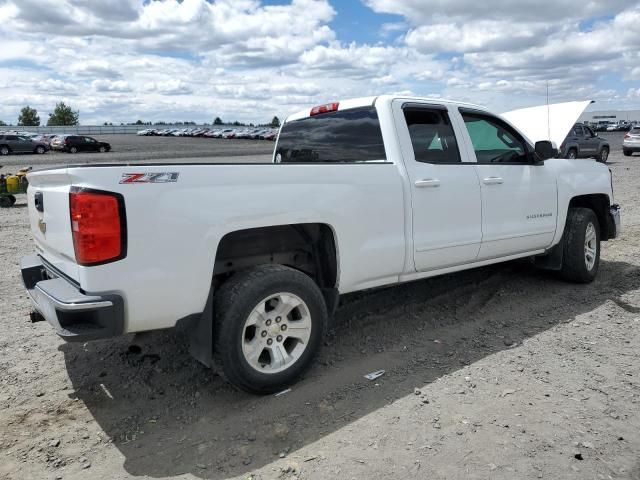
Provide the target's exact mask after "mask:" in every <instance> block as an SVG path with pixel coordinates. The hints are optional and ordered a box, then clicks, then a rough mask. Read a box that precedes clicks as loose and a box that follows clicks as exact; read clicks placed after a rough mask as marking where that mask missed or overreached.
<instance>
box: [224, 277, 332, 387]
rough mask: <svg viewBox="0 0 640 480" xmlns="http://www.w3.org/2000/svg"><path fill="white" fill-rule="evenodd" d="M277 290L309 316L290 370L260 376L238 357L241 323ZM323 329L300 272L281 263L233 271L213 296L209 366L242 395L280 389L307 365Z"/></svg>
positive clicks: (313, 293) (314, 292)
mask: <svg viewBox="0 0 640 480" xmlns="http://www.w3.org/2000/svg"><path fill="white" fill-rule="evenodd" d="M280 292H285V293H292V294H294V295H296V296H298V297H299V298H300V299H302V300H303V301H304V303H305V304H306V306H307V307H308V310H309V314H310V318H311V333H310V337H309V340H308V342H307V345H306V348H305V349H304V351H303V352H302V353H301V355H300V357H299V358H298V359H297V360H296V361H295V362H294V363H293V364H292V365H291V366H289V367H288V368H286V369H285V370H283V371H281V372H277V373H262V372H259V371H258V370H256V369H255V368H254V367H252V366H251V365H250V364H249V362H248V361H247V360H246V359H245V356H244V354H243V351H242V345H243V343H242V342H243V341H244V335H245V330H244V328H245V322H246V320H247V318H248V316H249V315H250V314H251V312H252V311H253V309H254V308H255V307H256V306H257V305H258V304H260V302H261V301H262V300H263V299H265V298H268V297H269V296H271V295H276V294H277V293H280ZM326 328H327V307H326V304H325V301H324V298H323V296H322V293H321V292H320V289H319V288H318V286H317V285H316V284H315V282H314V281H313V280H312V279H311V278H310V277H308V276H307V275H305V274H304V273H301V272H299V271H297V270H294V269H292V268H289V267H285V266H283V265H260V266H257V267H254V268H252V269H250V270H247V271H244V272H239V273H237V274H235V275H234V276H233V277H231V279H229V280H228V281H227V282H226V283H224V284H223V285H222V287H220V289H219V290H218V292H216V295H215V323H214V338H213V349H214V350H213V358H214V366H215V367H216V369H217V370H218V372H219V373H220V374H221V375H222V376H223V377H224V378H225V379H226V380H227V381H228V382H230V383H231V384H233V385H235V386H236V387H238V388H240V389H242V390H244V391H246V392H249V393H256V394H268V393H274V392H278V391H282V390H283V389H285V388H287V387H288V386H289V385H291V384H292V383H293V382H294V381H295V380H296V379H297V378H298V377H299V376H300V375H301V374H302V373H303V372H304V371H305V370H306V369H307V368H308V367H309V366H310V364H311V362H312V360H313V359H314V357H315V356H316V354H317V352H318V350H319V349H320V345H321V344H322V340H323V338H324V334H325V331H326ZM256 335H257V333H256Z"/></svg>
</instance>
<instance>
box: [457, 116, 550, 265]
mask: <svg viewBox="0 0 640 480" xmlns="http://www.w3.org/2000/svg"><path fill="white" fill-rule="evenodd" d="M460 114H461V116H462V120H463V121H464V125H465V127H466V141H467V142H468V145H469V146H470V148H469V151H470V152H472V153H471V154H472V155H474V156H475V159H476V162H477V163H476V165H475V167H474V168H475V169H476V171H477V173H478V179H479V181H480V188H481V192H482V246H481V248H480V253H479V255H478V260H486V259H491V258H498V257H506V256H509V255H516V254H519V253H525V252H532V251H536V250H542V249H546V248H547V247H549V246H550V245H551V242H552V241H553V237H554V235H555V231H556V221H557V216H558V215H557V214H558V199H557V196H558V195H557V184H556V175H555V173H554V172H553V170H552V169H551V168H547V167H546V166H545V164H544V163H543V164H534V162H533V158H534V157H533V151H532V150H533V149H532V148H531V147H530V146H529V144H528V143H527V142H526V140H525V139H524V138H523V137H522V136H521V135H520V134H519V133H518V132H517V131H516V130H515V129H514V128H513V127H511V126H510V125H509V124H507V123H506V122H505V121H503V120H502V119H499V118H497V117H494V116H493V115H490V114H488V113H486V112H481V111H477V110H470V109H463V108H461V109H460Z"/></svg>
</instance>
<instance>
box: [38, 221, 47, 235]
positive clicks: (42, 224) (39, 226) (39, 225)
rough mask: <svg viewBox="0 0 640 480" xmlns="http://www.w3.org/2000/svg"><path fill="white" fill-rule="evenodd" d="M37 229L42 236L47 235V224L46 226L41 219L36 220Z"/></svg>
mask: <svg viewBox="0 0 640 480" xmlns="http://www.w3.org/2000/svg"><path fill="white" fill-rule="evenodd" d="M38 228H39V229H40V231H41V232H42V234H43V235H46V233H47V224H46V222H43V221H42V219H40V220H38Z"/></svg>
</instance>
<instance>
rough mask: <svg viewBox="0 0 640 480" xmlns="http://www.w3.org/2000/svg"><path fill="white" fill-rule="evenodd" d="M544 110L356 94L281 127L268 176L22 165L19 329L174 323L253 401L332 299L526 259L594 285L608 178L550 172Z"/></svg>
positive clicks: (305, 343)
mask: <svg viewBox="0 0 640 480" xmlns="http://www.w3.org/2000/svg"><path fill="white" fill-rule="evenodd" d="M576 103H579V108H578V107H575V105H574V104H576ZM588 104H589V102H572V105H573V106H570V107H571V113H569V114H565V119H566V117H567V116H570V117H571V118H570V119H569V120H570V122H573V121H575V120H576V119H577V118H578V116H579V115H580V113H582V111H583V110H584V108H586V106H587V105H588ZM551 107H552V111H553V106H551ZM574 107H575V108H574ZM547 111H548V110H547V106H544V107H541V108H540V109H538V110H536V112H537V113H539V115H537V114H536V115H532V114H527V115H522V114H521V113H519V112H508V113H507V114H504V116H503V117H501V116H498V115H494V114H492V113H491V112H489V111H487V110H486V109H484V108H482V107H478V106H474V105H470V104H466V103H456V102H450V101H444V100H434V99H424V98H409V97H404V96H403V97H399V96H391V95H385V96H379V97H375V98H373V97H368V98H362V99H353V100H349V101H348V102H343V103H338V102H336V103H331V104H328V105H321V106H318V107H314V108H313V109H307V110H304V111H302V112H298V113H296V114H294V115H292V116H290V117H289V118H288V119H287V120H286V121H285V123H284V125H283V127H282V130H281V132H280V136H279V140H278V143H277V145H276V149H275V152H274V161H273V164H271V165H255V164H251V163H246V164H242V165H240V164H226V165H197V164H196V165H185V164H162V165H161V166H159V165H157V164H156V165H145V164H138V165H121V164H106V165H95V164H94V165H92V164H87V165H81V166H73V167H60V168H58V169H55V168H53V169H48V170H43V171H38V172H32V173H30V174H29V185H30V186H29V190H28V197H27V200H28V201H27V204H28V208H29V216H30V218H31V227H32V228H31V230H32V236H33V239H34V241H35V243H36V246H37V251H38V254H37V255H36V254H34V255H31V256H28V257H25V258H23V260H22V264H21V269H22V277H23V281H24V284H25V287H26V289H27V292H28V294H29V296H30V297H31V299H32V301H33V306H34V308H35V312H36V313H33V315H32V318H33V320H34V321H37V320H42V319H46V320H47V321H48V322H49V323H50V324H51V325H52V326H53V327H54V329H55V330H56V332H57V333H58V334H59V335H60V336H61V337H63V338H64V339H66V340H69V341H79V342H85V341H88V340H95V339H100V338H108V337H113V336H117V335H122V334H125V333H133V332H142V331H148V330H154V329H161V328H169V327H173V326H175V325H177V324H180V325H182V328H184V329H185V331H186V332H187V333H188V335H189V336H190V339H191V351H192V353H193V354H194V355H195V357H196V358H198V360H200V361H201V362H203V363H204V364H206V365H209V366H212V365H214V364H215V365H217V366H218V368H219V369H220V370H221V371H222V372H223V373H224V377H225V378H226V379H228V380H229V381H230V382H231V383H233V384H234V385H236V386H238V387H239V388H242V389H244V390H247V391H250V392H255V393H261V394H264V393H269V392H275V391H280V390H281V389H282V388H286V387H287V386H290V385H291V382H293V381H294V380H295V379H296V378H297V377H298V376H299V375H301V374H302V372H303V371H304V370H305V369H306V368H307V367H308V366H309V365H310V363H311V362H312V360H313V359H314V357H315V355H316V353H317V351H318V349H319V348H320V346H321V345H322V343H323V335H324V333H325V331H326V328H327V322H328V318H329V316H330V315H332V314H333V312H334V311H335V309H336V308H337V306H338V304H339V295H340V294H344V293H349V292H356V291H359V290H364V289H370V288H375V287H382V286H385V285H395V284H398V283H402V282H410V281H413V280H418V279H422V278H427V277H432V276H436V275H441V274H444V273H451V272H454V271H460V270H465V269H471V268H475V267H479V266H484V265H489V264H493V263H497V262H502V261H510V260H513V259H516V258H525V257H530V258H532V260H533V262H534V263H535V264H536V265H539V266H541V267H545V268H549V269H554V270H557V271H558V272H559V274H560V275H561V276H562V278H564V279H565V280H568V281H573V282H577V283H587V282H591V281H593V280H594V279H595V277H596V274H597V272H598V265H599V258H600V242H601V241H606V240H610V239H612V238H615V237H616V236H617V235H618V233H619V229H620V215H619V208H618V206H617V205H616V204H615V202H614V198H613V187H612V176H611V172H610V171H609V169H608V168H607V167H606V166H605V165H602V164H600V163H597V162H575V161H571V160H565V159H554V160H553V161H548V162H547V161H546V160H547V159H549V158H552V157H553V156H554V155H555V153H556V152H555V150H554V148H553V146H552V143H551V142H550V141H548V140H546V139H543V140H538V139H537V138H535V137H534V136H533V135H532V132H535V131H541V130H544V135H545V138H547V129H539V128H537V126H538V125H539V123H540V122H542V121H543V118H544V121H546V119H547ZM564 111H565V112H566V111H567V109H565V110H564ZM574 114H575V116H574ZM508 115H511V117H510V116H508ZM506 118H520V119H521V121H520V122H515V121H514V123H510V122H509V121H507V120H506ZM558 123H559V124H563V123H564V122H558ZM532 124H535V125H533V127H535V128H532ZM564 124H566V123H564ZM566 133H567V132H566V131H560V129H559V128H554V129H552V130H551V132H550V135H549V138H551V139H553V141H557V142H559V141H560V140H557V139H562V138H564V137H565V136H566ZM383 137H384V141H383ZM533 142H535V143H533ZM280 163H282V164H284V163H290V164H291V163H292V164H295V165H291V166H290V167H284V166H283V165H279V164H280ZM478 179H480V181H478ZM151 184H153V185H151ZM283 185H284V186H286V188H282V186H283ZM85 186H90V187H91V189H86V188H84V187H85ZM194 192H195V193H196V194H197V196H198V200H197V201H194V202H191V203H190V205H189V208H185V205H184V203H183V202H180V201H176V200H177V199H180V198H186V196H191V197H193V195H194ZM291 199H296V200H295V201H291ZM151 205H153V208H150V206H151ZM212 205H213V206H218V207H216V208H212ZM70 217H71V222H70V221H69V218H70ZM43 226H44V227H46V228H43ZM178 299H179V301H177V300H178Z"/></svg>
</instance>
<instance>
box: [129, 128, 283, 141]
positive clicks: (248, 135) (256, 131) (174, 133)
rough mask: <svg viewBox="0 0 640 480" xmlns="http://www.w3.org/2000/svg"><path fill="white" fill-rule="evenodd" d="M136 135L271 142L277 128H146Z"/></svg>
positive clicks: (275, 135)
mask: <svg viewBox="0 0 640 480" xmlns="http://www.w3.org/2000/svg"><path fill="white" fill-rule="evenodd" d="M138 135H143V136H163V137H206V138H241V139H248V140H272V141H274V140H275V139H276V137H277V136H278V129H277V128H265V127H251V128H247V127H233V128H232V127H226V128H164V129H157V128H146V129H144V130H140V131H139V132H138Z"/></svg>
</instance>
